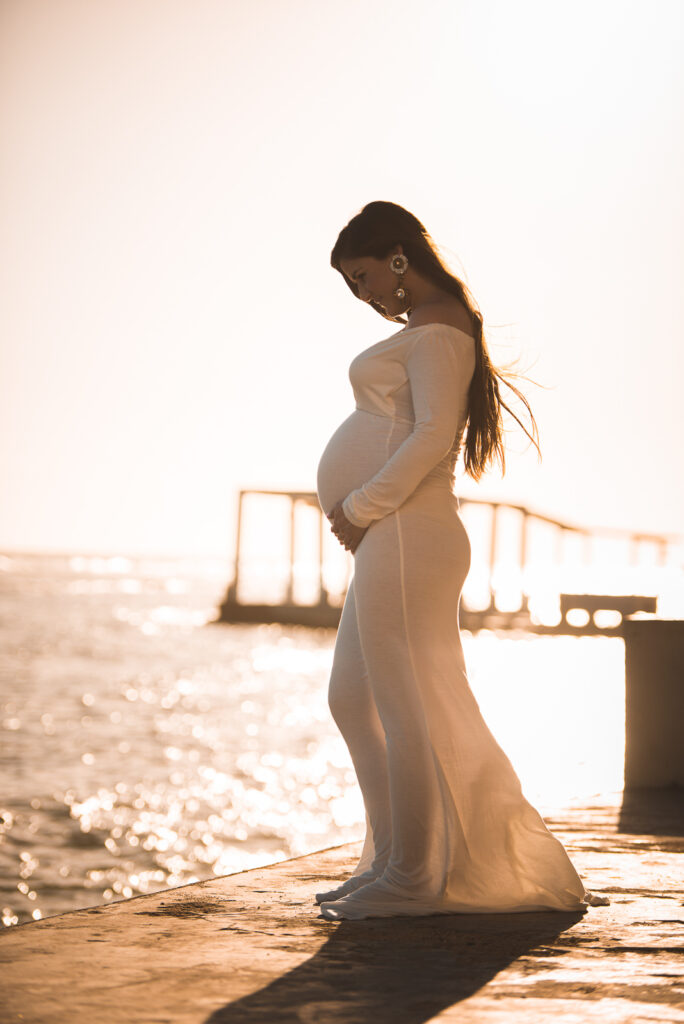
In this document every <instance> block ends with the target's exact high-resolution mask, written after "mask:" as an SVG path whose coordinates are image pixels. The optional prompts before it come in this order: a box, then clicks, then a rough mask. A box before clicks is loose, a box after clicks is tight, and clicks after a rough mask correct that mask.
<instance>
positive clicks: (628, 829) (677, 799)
mask: <svg viewBox="0 0 684 1024" xmlns="http://www.w3.org/2000/svg"><path fill="white" fill-rule="evenodd" d="M617 830H618V832H625V833H628V834H632V835H650V836H684V787H682V786H669V787H667V788H662V789H626V790H625V792H624V794H623V797H622V806H621V807H620V815H619V818H618V822H617Z"/></svg>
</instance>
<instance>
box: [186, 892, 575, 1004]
mask: <svg viewBox="0 0 684 1024" xmlns="http://www.w3.org/2000/svg"><path fill="white" fill-rule="evenodd" d="M583 913H584V912H583V911H580V912H577V913H575V912H573V913H561V912H558V911H552V912H547V913H524V914H458V915H456V914H455V915H453V916H452V915H444V916H442V915H438V916H432V917H420V918H391V919H382V918H380V919H371V920H366V921H342V922H340V923H339V924H338V925H337V926H335V925H332V927H333V928H334V931H333V933H332V934H331V935H330V938H329V939H328V941H327V942H326V943H325V944H324V945H323V946H322V947H321V948H320V949H319V951H318V952H317V953H316V955H315V956H313V957H311V959H310V960H307V961H306V962H305V963H303V964H301V965H300V966H299V967H296V968H295V969H294V970H292V971H289V972H288V973H287V974H284V975H282V976H281V977H280V978H277V979H276V980H275V981H273V982H272V983H271V984H270V985H267V986H266V987H265V988H263V989H260V990H259V991H258V992H254V993H252V994H251V995H249V996H245V997H244V998H242V999H238V1000H235V1001H234V1002H232V1003H228V1004H227V1005H226V1006H224V1007H222V1008H221V1009H219V1010H216V1011H215V1012H214V1013H212V1014H211V1016H209V1017H208V1018H207V1019H206V1021H205V1024H234V1022H237V1021H240V1022H243V1021H245V1022H246V1021H252V1022H257V1021H258V1022H259V1024H263V1022H264V1021H269V1022H273V1024H278V1022H292V1024H294V1022H297V1024H301V1022H303V1021H304V1022H306V1024H379V1022H381V1021H392V1022H393V1024H422V1022H424V1021H428V1020H430V1019H431V1018H433V1017H434V1016H435V1015H437V1014H438V1013H440V1012H441V1011H443V1010H444V1009H445V1008H446V1007H449V1006H452V1005H453V1004H454V1003H458V1002H459V1001H461V1000H463V999H467V998H468V996H471V995H473V993H475V992H477V991H478V989H480V988H482V986H483V985H486V984H487V982H489V981H491V979H492V978H493V977H494V976H495V975H496V974H498V973H499V972H500V971H502V970H504V969H505V968H506V967H508V966H509V964H511V963H512V962H513V961H514V960H517V959H518V958H519V957H522V956H528V957H532V958H534V959H533V961H532V962H531V963H530V971H534V972H539V971H540V970H543V969H544V964H543V963H541V962H537V961H536V958H537V957H542V958H544V957H548V956H549V949H548V948H547V947H548V946H549V945H552V944H553V943H554V942H555V941H556V940H557V939H558V936H559V935H560V934H561V933H562V932H563V931H565V930H566V929H568V928H570V927H571V926H572V925H574V924H575V923H576V922H577V921H579V920H580V919H581V918H582V916H583ZM320 921H321V922H322V918H321V919H320ZM321 927H329V925H327V924H325V925H324V924H322V923H321ZM288 948H291V946H290V947H288Z"/></svg>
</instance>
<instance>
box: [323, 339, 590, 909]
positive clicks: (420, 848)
mask: <svg viewBox="0 0 684 1024" xmlns="http://www.w3.org/2000/svg"><path fill="white" fill-rule="evenodd" d="M474 346H475V342H474V340H473V338H471V337H470V335H468V334H466V333H465V332H463V331H461V330H460V329H459V328H456V327H452V326H450V325H446V324H429V325H426V326H422V327H414V328H404V329H403V330H400V331H399V332H398V333H395V334H393V335H391V336H390V337H389V338H386V339H384V340H382V341H380V342H378V343H377V344H375V345H372V346H371V347H370V348H368V349H366V350H365V351H363V352H361V353H360V354H359V355H357V356H356V357H355V359H353V361H352V363H351V365H350V367H349V378H350V381H351V384H352V388H353V391H354V396H355V399H356V408H355V410H354V412H352V414H351V415H350V416H349V417H348V418H347V419H346V420H345V421H344V422H343V423H342V424H341V425H340V426H339V427H338V429H337V430H336V431H335V433H334V434H333V436H332V437H331V439H330V441H329V442H328V444H327V446H326V448H325V450H324V452H323V455H322V456H321V459H320V462H319V465H318V474H317V488H318V497H319V501H320V504H321V508H322V509H323V511H324V512H325V513H326V514H327V513H328V512H329V511H330V510H331V508H332V507H333V505H335V503H336V502H337V501H340V500H342V499H344V502H343V511H344V513H345V515H346V516H347V518H348V519H349V520H350V521H351V522H353V523H355V524H357V525H359V526H369V529H368V530H367V532H366V533H365V535H364V537H363V539H362V540H361V543H360V544H359V546H358V547H357V549H356V552H355V554H354V575H353V578H352V580H351V582H350V584H349V588H348V591H347V595H346V598H345V602H344V607H343V610H342V616H341V620H340V624H339V629H338V633H337V638H336V643H335V651H334V657H333V664H332V672H331V678H330V692H329V703H330V709H331V712H332V715H333V717H334V719H335V721H336V723H337V725H338V727H339V729H340V731H341V732H342V735H343V737H344V739H345V741H346V743H347V745H348V747H349V751H350V754H351V757H352V761H353V763H354V767H355V770H356V774H357V778H358V782H359V785H360V787H361V791H362V794H363V798H364V804H365V808H366V822H367V829H366V839H365V843H364V848H363V852H362V855H361V859H360V861H359V863H358V865H357V867H356V869H355V871H354V873H353V875H352V877H351V879H350V880H348V882H347V883H345V885H343V886H342V887H341V889H340V890H333V891H331V893H330V894H327V895H324V896H322V897H319V898H320V899H321V912H322V914H323V916H324V917H327V918H330V919H339V918H352V919H358V918H365V917H386V916H395V915H406V914H411V915H423V914H435V913H458V912H467V913H494V912H504V911H533V910H578V909H580V908H582V907H586V906H587V905H591V904H594V903H602V902H605V901H604V900H603V899H602V898H601V897H596V896H592V895H591V893H589V892H587V891H586V890H585V888H584V885H583V883H582V881H581V879H580V877H579V875H578V874H577V872H576V870H575V868H574V867H573V865H572V863H571V861H570V859H569V857H568V855H567V853H566V851H565V849H564V847H563V845H562V844H561V843H560V841H559V840H558V839H557V838H556V837H555V836H553V835H552V834H551V832H550V831H549V830H548V828H547V827H546V825H545V824H544V822H543V820H542V818H541V816H540V815H539V813H538V812H537V811H536V810H535V808H534V807H532V805H531V804H530V803H529V802H528V801H527V800H526V799H525V797H524V796H523V794H522V790H521V786H520V781H519V779H518V777H517V775H516V773H515V771H514V769H513V766H512V765H511V762H510V761H509V759H508V758H507V756H506V754H505V753H504V752H503V750H502V749H501V747H500V746H499V745H498V743H497V741H496V740H495V738H494V736H493V735H492V733H491V732H490V730H489V729H488V727H487V725H486V723H485V721H484V719H483V717H482V714H481V712H480V709H479V706H478V704H477V701H476V700H475V697H474V695H473V693H472V691H471V689H470V686H469V684H468V678H467V674H466V667H465V663H464V658H463V650H462V647H461V640H460V635H459V628H458V607H459V599H460V595H461V589H462V586H463V583H464V580H465V578H466V575H467V572H468V569H469V565H470V545H469V541H468V536H467V534H466V531H465V528H464V526H463V523H462V521H461V518H460V516H459V505H458V499H457V497H456V496H455V494H454V493H453V489H452V488H453V484H454V466H455V462H456V457H457V453H458V448H459V446H460V442H461V438H462V434H463V429H464V423H465V418H466V409H467V396H468V388H469V385H470V381H471V378H472V374H473V369H474V365H475V347H474ZM350 890H351V891H350ZM345 893H347V894H346V895H345ZM338 897H339V898H338Z"/></svg>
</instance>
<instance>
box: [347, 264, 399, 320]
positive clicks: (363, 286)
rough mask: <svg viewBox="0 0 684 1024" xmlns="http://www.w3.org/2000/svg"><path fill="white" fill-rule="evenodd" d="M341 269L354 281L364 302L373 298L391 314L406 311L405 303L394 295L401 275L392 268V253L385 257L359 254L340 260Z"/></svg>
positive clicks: (394, 314)
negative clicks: (377, 257)
mask: <svg viewBox="0 0 684 1024" xmlns="http://www.w3.org/2000/svg"><path fill="white" fill-rule="evenodd" d="M340 269H341V270H342V273H343V274H344V276H345V277H346V278H348V279H349V280H350V281H353V282H354V284H355V285H356V289H357V291H358V296H359V298H360V299H361V301H362V302H368V301H369V300H370V299H373V301H374V302H376V303H377V304H378V305H379V306H382V307H383V309H384V310H385V312H387V313H389V314H390V315H391V316H396V315H397V314H398V313H403V312H404V307H405V305H406V304H405V303H404V304H403V307H402V300H399V299H397V298H396V296H395V295H394V289H395V288H396V287H397V285H398V284H399V276H398V275H397V274H395V273H394V272H393V271H392V270H391V269H390V255H389V254H388V255H387V256H386V257H384V258H383V259H376V258H375V257H374V256H359V257H357V258H356V259H354V258H350V259H344V260H340Z"/></svg>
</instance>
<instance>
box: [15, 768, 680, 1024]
mask: <svg viewBox="0 0 684 1024" xmlns="http://www.w3.org/2000/svg"><path fill="white" fill-rule="evenodd" d="M683 809H684V790H683V789H681V788H680V787H670V788H669V789H667V790H661V791H648V792H646V791H645V792H644V793H643V794H639V793H633V794H630V795H629V799H626V801H625V804H624V805H623V806H622V807H621V806H619V805H615V804H610V805H607V806H606V805H601V804H600V802H597V803H593V804H592V805H591V806H582V807H580V806H575V807H573V808H565V809H560V810H559V811H558V812H557V813H554V814H552V815H551V814H548V813H545V815H544V817H545V820H546V821H547V824H548V825H549V827H550V828H551V830H552V831H553V832H554V833H555V834H556V835H558V837H559V838H560V839H561V841H562V842H563V843H564V845H565V846H566V848H567V850H568V852H569V853H570V856H571V858H572V860H573V863H574V864H575V865H576V867H577V869H578V871H579V872H580V874H581V875H582V877H583V879H584V881H585V884H586V885H587V888H589V889H591V890H592V891H594V892H596V893H599V894H601V895H607V896H608V897H609V898H610V900H611V904H610V905H609V906H606V907H592V908H589V909H588V910H587V911H586V912H585V913H584V914H581V913H580V914H565V913H559V912H547V913H529V914H493V915H491V914H479V915H477V914H472V915H468V914H455V915H444V916H441V915H437V916H432V917H422V918H391V919H383V918H380V919H370V920H367V921H358V922H352V921H347V922H340V923H335V922H330V921H326V920H325V919H323V918H322V917H321V916H320V914H319V911H318V907H317V906H316V904H315V902H314V893H315V892H317V891H319V890H321V889H323V888H328V887H330V886H331V885H332V884H335V882H337V881H341V880H343V879H344V878H345V877H347V875H348V874H349V872H350V871H351V870H352V869H353V866H354V865H355V863H356V861H357V859H358V856H359V853H360V849H361V844H360V843H353V844H344V845H341V846H331V847H327V848H326V849H324V850H320V851H318V852H316V853H311V854H306V855H303V856H299V857H295V858H292V859H290V860H287V861H280V862H278V863H276V864H273V865H270V866H268V867H262V868H256V869H250V870H247V871H241V872H238V873H236V874H231V875H225V876H221V877H216V878H212V879H209V880H207V881H203V882H196V883H192V884H190V885H185V886H180V887H178V888H172V889H166V890H162V891H160V892H156V893H151V894H148V895H141V896H135V897H132V898H131V899H127V900H122V901H118V902H116V903H111V904H106V905H103V906H98V907H91V908H87V909H84V910H78V911H71V912H68V913H65V914H60V915H56V916H54V917H49V918H46V919H45V920H43V921H37V922H33V923H29V924H25V925H19V926H15V927H13V928H9V929H7V930H6V931H5V932H4V933H2V934H0V965H1V978H2V980H1V981H0V1004H1V1005H2V1007H3V1010H2V1017H1V1018H0V1019H1V1020H2V1024H5V1022H8V1024H9V1022H22V1024H28V1022H35V1024H38V1022H40V1024H57V1022H60V1024H61V1022H66V1021H68V1022H70V1024H73V1022H81V1021H83V1022H85V1021H88V1022H89V1024H90V1022H92V1021H98V1022H109V1021H111V1022H122V1024H123V1022H126V1024H128V1022H134V1024H138V1022H140V1024H143V1022H145V1024H152V1022H155V1024H160V1022H169V1024H171V1022H173V1024H186V1022H187V1024H190V1022H192V1024H200V1022H203V1024H228V1022H229V1021H260V1022H270V1021H273V1022H279V1021H305V1022H310V1024H314V1022H321V1024H327V1022H335V1024H337V1022H348V1024H366V1022H368V1024H371V1022H372V1024H379V1022H384V1021H388V1022H389V1021H392V1022H398V1024H419V1022H423V1021H428V1020H440V1021H459V1022H465V1024H470V1022H475V1021H478V1022H479V1021H483V1022H502V1024H503V1022H504V1021H505V1022H506V1024H509V1022H511V1021H515V1020H516V1019H524V1021H525V1022H526V1024H531V1022H537V1021H539V1022H542V1021H544V1022H548V1021H549V1020H550V1019H551V1017H552V1015H553V1016H554V1017H556V1018H560V1019H561V1020H565V1021H568V1022H570V1021H572V1022H585V1021H594V1020H596V1021H598V1020H601V1021H607V1020H609V1021H625V1022H627V1021H637V1020H638V1021H654V1022H656V1021H658V1022H663V1021H668V1022H669V1021H684V963H683V962H682V955H681V954H682V950H683V949H684V941H683V940H684V883H683V881H682V872H681V866H682V849H683V846H684V827H683V823H684V815H683V814H682V811H683Z"/></svg>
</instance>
